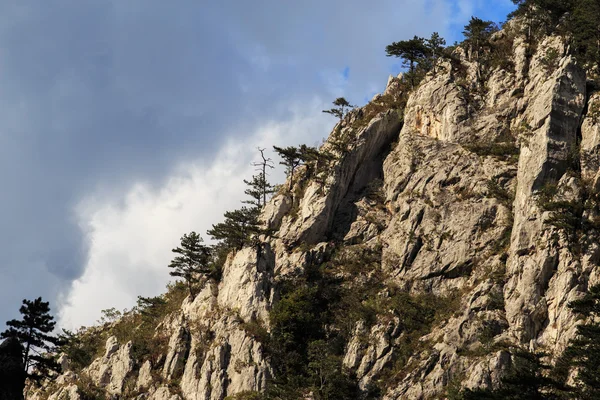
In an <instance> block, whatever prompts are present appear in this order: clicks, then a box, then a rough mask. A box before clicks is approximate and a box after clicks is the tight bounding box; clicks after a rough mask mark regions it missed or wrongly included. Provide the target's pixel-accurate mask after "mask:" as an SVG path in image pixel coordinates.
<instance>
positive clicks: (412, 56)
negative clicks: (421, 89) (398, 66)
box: [385, 36, 429, 87]
mask: <svg viewBox="0 0 600 400" xmlns="http://www.w3.org/2000/svg"><path fill="white" fill-rule="evenodd" d="M385 51H386V53H387V56H388V57H391V56H394V57H400V58H402V60H403V63H402V65H403V66H405V67H408V71H409V76H410V82H411V86H412V87H414V86H415V84H416V79H415V75H416V67H417V65H418V63H420V62H422V61H423V60H425V59H426V57H427V55H428V54H429V49H428V47H427V43H426V42H425V39H424V38H422V37H418V36H415V37H413V38H412V39H410V40H402V41H400V42H393V43H392V44H390V45H388V46H386V48H385Z"/></svg>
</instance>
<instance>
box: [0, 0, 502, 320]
mask: <svg viewBox="0 0 600 400" xmlns="http://www.w3.org/2000/svg"><path fill="white" fill-rule="evenodd" d="M512 8H513V5H512V2H511V1H510V0H423V1H417V0H394V1H391V0H378V1H375V2H366V1H363V0H345V1H341V0H339V1H338V0H328V1H325V2H324V1H322V0H321V1H316V0H304V1H302V2H291V1H289V2H288V1H281V0H256V1H253V2H248V1H244V0H226V1H220V2H209V1H206V0H204V1H197V0H176V1H172V2H165V1H163V0H128V1H122V0H88V1H80V0H51V1H48V0H35V1H34V0H32V1H27V2H14V1H9V0H0V182H1V183H2V187H3V193H2V196H1V197H0V221H1V223H0V327H1V326H2V324H3V322H4V321H6V320H9V319H12V318H17V317H18V316H19V312H18V309H19V307H20V305H21V301H22V300H23V299H34V298H37V297H40V296H41V297H42V298H43V299H44V300H46V301H49V302H50V307H51V309H52V313H53V314H54V315H55V317H56V319H57V321H58V326H59V327H61V328H67V329H74V328H78V327H80V326H83V325H86V326H89V325H93V324H94V323H95V321H97V320H98V319H99V318H100V315H101V310H103V309H107V308H112V307H115V308H117V309H120V310H122V309H124V308H131V307H132V306H133V305H134V304H135V300H136V298H137V296H138V295H142V296H155V295H158V294H160V293H162V292H164V289H165V285H166V284H167V282H168V281H169V280H170V277H169V274H168V272H169V270H168V268H167V265H168V263H169V261H170V260H171V259H172V256H173V253H171V249H172V248H174V247H176V246H177V245H178V244H179V242H180V238H181V236H182V235H183V234H184V233H188V232H190V231H192V230H193V231H196V232H198V233H200V234H201V235H202V236H204V237H205V239H206V240H208V237H206V235H205V232H206V230H207V229H209V228H210V227H211V225H212V224H214V223H217V222H220V221H221V219H222V215H223V213H224V212H225V211H227V210H231V209H235V208H237V207H239V206H240V200H241V199H242V198H243V197H244V196H243V191H244V184H243V182H242V179H244V178H250V177H251V175H252V174H253V172H254V171H253V167H252V166H251V162H252V161H255V160H257V158H258V156H259V154H258V151H257V150H256V148H257V147H262V148H267V149H271V148H272V146H273V145H278V146H284V145H297V144H301V143H306V144H309V145H317V144H318V143H320V142H321V141H322V140H323V139H324V138H325V137H327V136H328V134H329V132H330V130H331V128H332V127H333V125H334V123H335V120H334V119H333V118H332V117H331V116H330V115H328V114H324V113H322V112H321V110H323V109H326V108H330V103H331V101H332V100H333V99H335V98H336V97H340V96H343V97H345V98H346V99H348V100H349V101H350V102H351V103H353V104H358V105H364V104H365V103H366V102H367V101H368V100H369V99H370V98H372V97H373V95H375V94H376V93H380V92H382V91H383V90H384V89H385V84H386V82H387V78H388V75H389V74H390V73H393V74H397V73H398V71H399V70H400V63H399V60H398V59H393V58H389V57H386V56H385V46H386V45H388V44H390V43H392V42H393V41H399V40H404V39H409V38H412V37H413V36H414V35H418V36H425V37H428V36H429V35H430V34H431V33H432V32H434V31H437V32H439V33H440V34H441V35H442V36H443V37H445V38H446V40H447V42H448V44H452V43H453V42H454V41H456V40H459V41H460V40H461V38H462V34H461V32H462V28H463V26H464V25H465V24H466V23H467V22H468V20H469V19H470V17H471V16H472V15H476V16H479V17H480V18H484V19H491V20H494V21H498V22H500V21H503V20H504V19H505V16H506V14H507V13H508V12H509V11H510V10H511V9H512ZM269 155H270V156H271V157H272V158H273V159H275V161H276V162H277V161H279V160H278V159H277V158H276V156H275V155H273V154H272V153H270V154H269ZM282 179H283V171H282V168H277V170H276V171H274V173H273V175H272V176H271V180H272V181H274V182H281V180H282Z"/></svg>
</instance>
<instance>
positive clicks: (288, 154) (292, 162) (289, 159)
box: [273, 146, 302, 190]
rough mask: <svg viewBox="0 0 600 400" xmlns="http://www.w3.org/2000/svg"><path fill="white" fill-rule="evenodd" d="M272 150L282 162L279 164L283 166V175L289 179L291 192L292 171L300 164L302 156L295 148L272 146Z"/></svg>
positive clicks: (292, 185)
mask: <svg viewBox="0 0 600 400" xmlns="http://www.w3.org/2000/svg"><path fill="white" fill-rule="evenodd" d="M273 149H274V150H275V152H277V154H279V157H281V159H282V161H280V162H279V164H281V165H284V166H285V173H286V175H287V177H288V179H289V189H290V190H292V188H293V187H294V171H295V170H296V168H298V166H300V164H301V163H302V155H301V154H300V151H299V149H298V148H297V147H294V146H289V147H277V146H273Z"/></svg>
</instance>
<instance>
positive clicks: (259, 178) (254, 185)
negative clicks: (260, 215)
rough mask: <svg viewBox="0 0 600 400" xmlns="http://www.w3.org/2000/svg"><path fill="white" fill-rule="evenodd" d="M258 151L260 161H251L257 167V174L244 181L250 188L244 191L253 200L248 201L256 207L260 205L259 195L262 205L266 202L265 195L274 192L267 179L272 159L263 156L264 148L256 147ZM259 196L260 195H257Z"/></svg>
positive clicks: (271, 166) (271, 167)
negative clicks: (250, 179)
mask: <svg viewBox="0 0 600 400" xmlns="http://www.w3.org/2000/svg"><path fill="white" fill-rule="evenodd" d="M258 151H259V152H260V158H261V161H259V162H255V163H252V165H253V166H255V167H256V168H257V169H258V172H259V173H258V175H255V176H253V177H252V181H250V182H248V181H244V182H245V183H246V184H247V185H249V186H250V188H248V189H246V191H245V192H244V193H246V194H247V195H249V196H250V197H252V198H253V199H254V200H255V202H249V204H254V205H256V206H257V207H261V203H260V197H262V206H264V205H265V204H267V196H270V195H271V194H273V193H275V189H274V188H273V185H271V184H270V183H269V182H268V181H267V175H268V174H267V168H270V169H273V168H275V167H274V166H273V160H271V159H270V158H268V157H265V149H261V148H260V147H259V148H258ZM259 196H260V197H259Z"/></svg>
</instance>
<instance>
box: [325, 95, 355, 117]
mask: <svg viewBox="0 0 600 400" xmlns="http://www.w3.org/2000/svg"><path fill="white" fill-rule="evenodd" d="M333 105H334V106H336V107H335V108H332V109H329V110H323V112H324V113H327V114H331V115H333V116H335V117H338V118H339V119H340V121H341V120H342V119H344V117H345V116H346V114H348V112H349V111H350V109H351V108H354V107H356V106H353V105H352V104H350V103H348V100H346V99H345V98H343V97H338V98H337V99H335V100H334V101H333Z"/></svg>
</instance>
